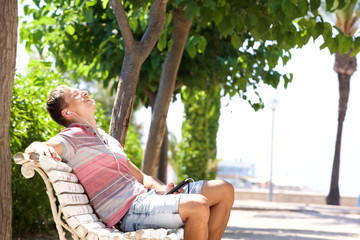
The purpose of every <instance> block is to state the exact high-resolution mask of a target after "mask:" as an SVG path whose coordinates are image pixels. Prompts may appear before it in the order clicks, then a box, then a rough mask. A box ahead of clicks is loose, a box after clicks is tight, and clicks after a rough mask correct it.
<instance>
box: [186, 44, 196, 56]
mask: <svg viewBox="0 0 360 240" xmlns="http://www.w3.org/2000/svg"><path fill="white" fill-rule="evenodd" d="M185 49H186V52H187V53H188V54H189V55H190V57H191V58H194V57H195V56H196V48H195V46H194V45H190V44H189V45H188V46H187V47H186V48H185Z"/></svg>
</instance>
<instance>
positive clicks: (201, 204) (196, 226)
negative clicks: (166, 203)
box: [179, 194, 210, 240]
mask: <svg viewBox="0 0 360 240" xmlns="http://www.w3.org/2000/svg"><path fill="white" fill-rule="evenodd" d="M179 213H180V217H181V219H182V220H183V222H184V223H185V228H184V239H186V240H192V239H193V240H207V239H208V234H209V230H208V223H209V214H210V212H209V203H208V200H207V199H206V197H204V196H202V195H200V194H182V196H181V198H180V201H179Z"/></svg>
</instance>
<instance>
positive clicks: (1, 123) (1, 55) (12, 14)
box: [0, 0, 18, 240]
mask: <svg viewBox="0 0 360 240" xmlns="http://www.w3.org/2000/svg"><path fill="white" fill-rule="evenodd" d="M17 8H18V6H17V1H14V0H0V91H1V92H0V103H1V104H0V217H1V224H0V239H9V240H10V239H11V238H12V231H11V218H12V190H11V154H10V136H9V135H10V134H9V129H10V105H11V93H12V88H13V85H14V76H15V63H16V44H17V20H18V12H17V11H18V9H17Z"/></svg>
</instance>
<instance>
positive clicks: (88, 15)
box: [82, 8, 94, 23]
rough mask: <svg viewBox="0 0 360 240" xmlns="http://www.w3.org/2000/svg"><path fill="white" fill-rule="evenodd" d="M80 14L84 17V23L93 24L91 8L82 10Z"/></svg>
mask: <svg viewBox="0 0 360 240" xmlns="http://www.w3.org/2000/svg"><path fill="white" fill-rule="evenodd" d="M82 13H83V16H84V19H85V21H86V22H88V23H92V22H93V17H94V14H93V9H92V8H90V9H83V11H82Z"/></svg>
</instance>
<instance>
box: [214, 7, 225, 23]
mask: <svg viewBox="0 0 360 240" xmlns="http://www.w3.org/2000/svg"><path fill="white" fill-rule="evenodd" d="M212 15H213V18H214V22H215V24H216V25H219V24H220V23H221V21H222V20H223V18H224V14H223V12H222V11H220V10H218V11H214V12H213V14H212Z"/></svg>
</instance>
